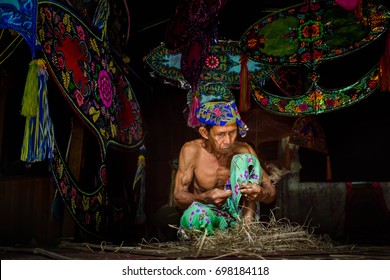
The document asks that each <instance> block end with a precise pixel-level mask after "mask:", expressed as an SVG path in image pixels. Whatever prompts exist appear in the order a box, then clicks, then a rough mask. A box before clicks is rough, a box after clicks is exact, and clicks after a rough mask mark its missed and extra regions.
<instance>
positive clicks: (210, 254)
mask: <svg viewBox="0 0 390 280" xmlns="http://www.w3.org/2000/svg"><path fill="white" fill-rule="evenodd" d="M237 258H238V259H265V260H280V259H293V260H308V259H319V260H329V259H332V260H390V246H362V245H346V246H339V247H335V248H334V250H333V249H332V250H326V251H323V250H306V251H305V250H289V251H275V252H271V251H268V252H261V249H260V248H258V249H257V250H254V251H251V252H234V251H229V250H226V248H225V249H224V250H221V251H215V250H206V249H203V250H201V251H199V250H198V249H196V248H195V247H192V246H191V245H190V244H189V243H186V242H182V241H178V242H165V243H148V244H138V245H136V246H123V245H122V246H118V245H107V244H104V243H102V244H91V243H72V242H61V243H60V244H59V245H58V246H51V247H39V246H12V247H6V246H4V247H0V259H2V260H50V259H56V260H68V259H69V260H95V259H96V260H131V259H137V260H142V259H153V260H160V259H161V260H166V259H237Z"/></svg>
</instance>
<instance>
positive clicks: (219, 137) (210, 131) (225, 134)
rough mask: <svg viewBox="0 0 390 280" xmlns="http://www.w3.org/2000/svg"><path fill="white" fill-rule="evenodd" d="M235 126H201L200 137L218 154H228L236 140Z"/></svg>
mask: <svg viewBox="0 0 390 280" xmlns="http://www.w3.org/2000/svg"><path fill="white" fill-rule="evenodd" d="M237 131H238V129H237V124H236V123H233V124H227V125H224V126H218V125H217V126H201V127H200V128H199V133H200V135H201V136H202V137H203V138H204V139H206V140H207V141H208V145H210V148H211V149H212V150H213V151H215V152H218V153H221V154H226V153H229V152H230V151H231V150H232V148H233V145H234V142H235V141H236V139H237Z"/></svg>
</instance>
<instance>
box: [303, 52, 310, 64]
mask: <svg viewBox="0 0 390 280" xmlns="http://www.w3.org/2000/svg"><path fill="white" fill-rule="evenodd" d="M309 60H311V54H310V53H309V52H306V53H304V54H303V55H302V62H306V61H309Z"/></svg>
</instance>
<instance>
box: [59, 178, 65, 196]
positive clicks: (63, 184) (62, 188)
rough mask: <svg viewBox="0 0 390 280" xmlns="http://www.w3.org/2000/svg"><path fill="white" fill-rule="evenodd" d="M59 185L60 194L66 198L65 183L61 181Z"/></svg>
mask: <svg viewBox="0 0 390 280" xmlns="http://www.w3.org/2000/svg"><path fill="white" fill-rule="evenodd" d="M60 185H61V192H62V194H64V195H65V196H66V185H65V183H64V182H63V181H61V183H60Z"/></svg>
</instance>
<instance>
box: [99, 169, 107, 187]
mask: <svg viewBox="0 0 390 280" xmlns="http://www.w3.org/2000/svg"><path fill="white" fill-rule="evenodd" d="M100 176H101V178H102V182H103V184H104V185H106V184H107V169H106V167H105V166H103V167H102V169H101V170H100Z"/></svg>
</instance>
